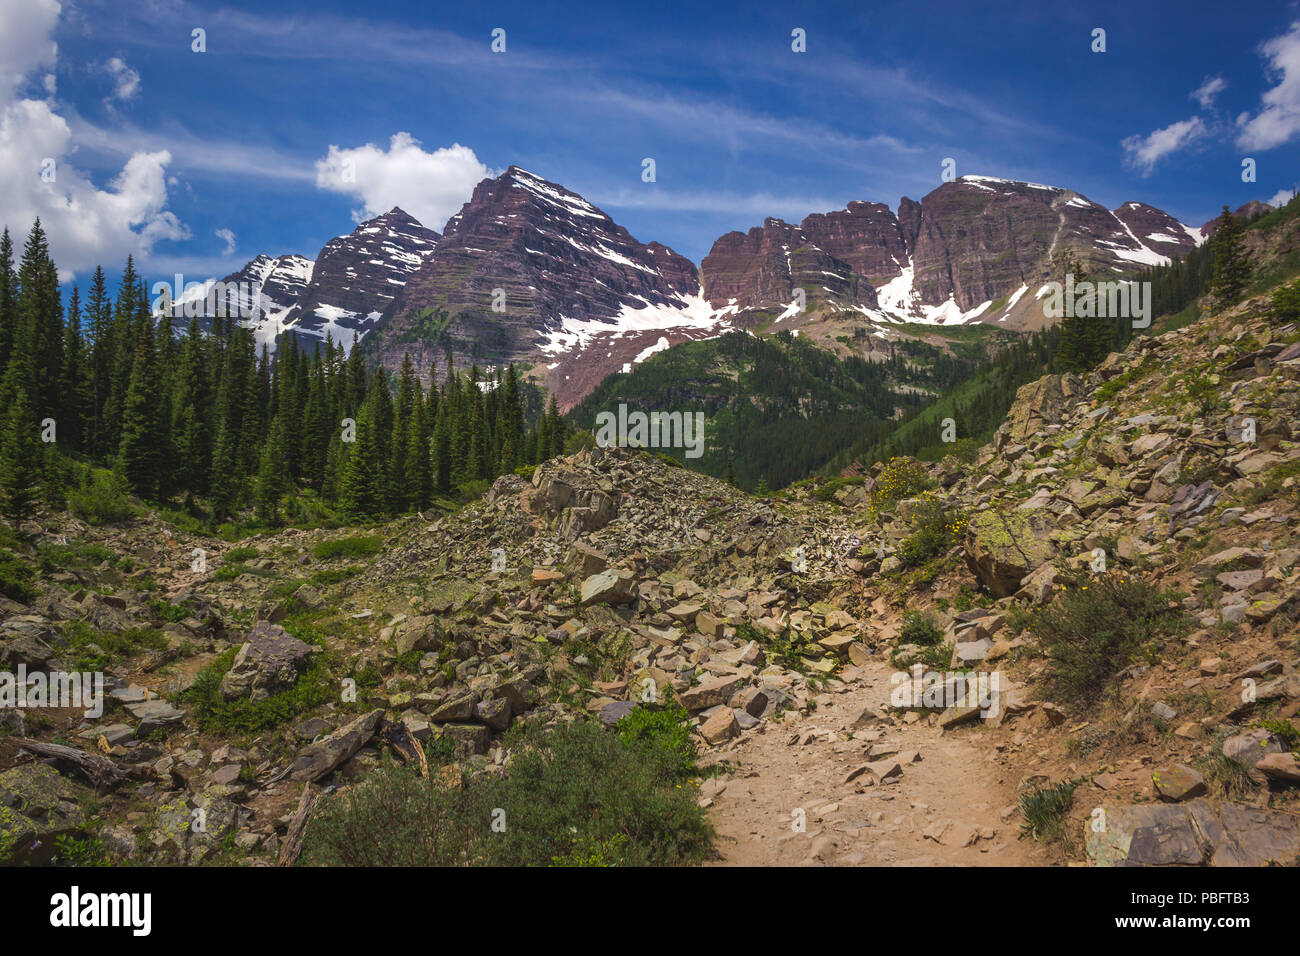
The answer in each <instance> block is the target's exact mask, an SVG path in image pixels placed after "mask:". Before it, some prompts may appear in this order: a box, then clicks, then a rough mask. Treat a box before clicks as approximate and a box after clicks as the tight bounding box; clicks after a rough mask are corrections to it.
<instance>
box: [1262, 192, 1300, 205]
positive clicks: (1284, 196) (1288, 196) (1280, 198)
mask: <svg viewBox="0 0 1300 956" xmlns="http://www.w3.org/2000/svg"><path fill="white" fill-rule="evenodd" d="M1295 193H1296V191H1295V190H1294V189H1279V190H1278V191H1277V192H1275V193H1274V194H1273V198H1272V199H1269V200H1267V202H1268V204H1269V205H1270V206H1285V205H1286V204H1287V203H1289V202H1290V201H1291V200H1292V199H1293V198H1295Z"/></svg>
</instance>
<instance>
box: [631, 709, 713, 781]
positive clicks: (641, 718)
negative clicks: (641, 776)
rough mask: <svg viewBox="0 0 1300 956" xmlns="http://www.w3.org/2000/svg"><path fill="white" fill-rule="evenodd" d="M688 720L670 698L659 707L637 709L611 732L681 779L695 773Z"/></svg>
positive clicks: (684, 713)
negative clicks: (660, 760)
mask: <svg viewBox="0 0 1300 956" xmlns="http://www.w3.org/2000/svg"><path fill="white" fill-rule="evenodd" d="M671 693H672V691H671V689H670V690H669V694H671ZM689 720H690V715H689V714H688V713H687V712H686V710H685V709H684V708H682V707H681V706H680V705H678V704H676V703H674V702H673V701H672V700H671V698H670V699H669V700H667V701H665V703H664V704H663V705H662V706H659V707H654V706H641V707H638V708H637V709H636V710H634V711H632V713H630V714H628V715H627V716H626V717H624V718H623V719H621V720H620V721H619V722H618V723H617V724H616V725H615V728H614V729H615V731H617V733H618V738H619V740H620V741H622V742H623V744H624V745H625V746H627V747H630V748H632V749H635V750H646V751H649V752H651V753H652V754H654V755H657V756H658V757H662V758H663V759H665V760H666V761H667V763H668V766H669V769H670V771H671V772H672V773H673V775H674V776H675V777H677V778H679V779H682V780H684V779H686V778H687V777H689V776H690V775H691V774H692V773H694V772H695V762H696V759H697V758H698V752H697V750H696V746H695V738H694V737H693V736H692V735H691V729H690V726H689V724H688V721H689ZM673 768H675V769H673Z"/></svg>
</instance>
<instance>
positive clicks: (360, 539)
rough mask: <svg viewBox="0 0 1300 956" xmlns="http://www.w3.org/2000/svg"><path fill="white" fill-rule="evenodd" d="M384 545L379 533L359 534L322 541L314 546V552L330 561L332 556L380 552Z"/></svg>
mask: <svg viewBox="0 0 1300 956" xmlns="http://www.w3.org/2000/svg"><path fill="white" fill-rule="evenodd" d="M383 547H384V543H383V542H382V541H380V540H379V536H378V535H373V534H358V535H354V536H353V537H351V538H334V539H333V540H331V541H322V542H321V543H320V544H318V545H316V547H314V548H312V554H314V555H316V557H317V558H319V559H321V560H322V561H328V560H330V559H331V558H365V557H369V556H370V555H372V554H378V553H379V552H380V551H381V550H383Z"/></svg>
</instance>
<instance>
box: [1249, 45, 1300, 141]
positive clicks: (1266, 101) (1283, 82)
mask: <svg viewBox="0 0 1300 956" xmlns="http://www.w3.org/2000/svg"><path fill="white" fill-rule="evenodd" d="M1260 51H1261V52H1262V53H1263V55H1264V58H1265V59H1266V60H1267V61H1268V67H1267V71H1268V75H1269V77H1270V79H1271V80H1272V82H1273V84H1274V85H1273V87H1272V88H1271V89H1269V90H1266V91H1265V92H1264V95H1263V96H1262V97H1260V109H1259V111H1258V112H1256V113H1255V114H1254V115H1253V116H1252V115H1251V114H1249V113H1243V114H1242V115H1241V117H1240V118H1239V119H1238V124H1239V126H1240V130H1239V131H1238V133H1237V145H1238V146H1240V147H1241V148H1242V149H1272V148H1273V147H1274V146H1281V145H1282V144H1283V143H1287V142H1290V141H1291V140H1292V139H1293V138H1294V137H1295V136H1296V134H1297V133H1300V20H1297V21H1296V22H1295V23H1293V24H1291V29H1290V30H1288V31H1287V32H1286V33H1284V34H1282V35H1281V36H1276V37H1274V38H1273V39H1271V40H1269V41H1268V42H1267V43H1265V44H1264V45H1263V46H1262V47H1261V48H1260Z"/></svg>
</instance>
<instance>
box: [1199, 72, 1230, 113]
mask: <svg viewBox="0 0 1300 956" xmlns="http://www.w3.org/2000/svg"><path fill="white" fill-rule="evenodd" d="M1227 87H1228V83H1227V81H1226V80H1225V79H1224V78H1223V77H1221V76H1207V77H1206V78H1205V79H1204V80H1202V81H1201V85H1200V86H1198V87H1197V88H1196V89H1194V90H1193V91H1192V93H1191V97H1192V99H1194V100H1196V102H1198V103H1200V104H1201V109H1203V110H1208V109H1210V108H1211V107H1213V106H1214V98H1215V97H1216V96H1218V95H1219V94H1220V93H1222V92H1223V91H1224V90H1225V89H1227Z"/></svg>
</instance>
